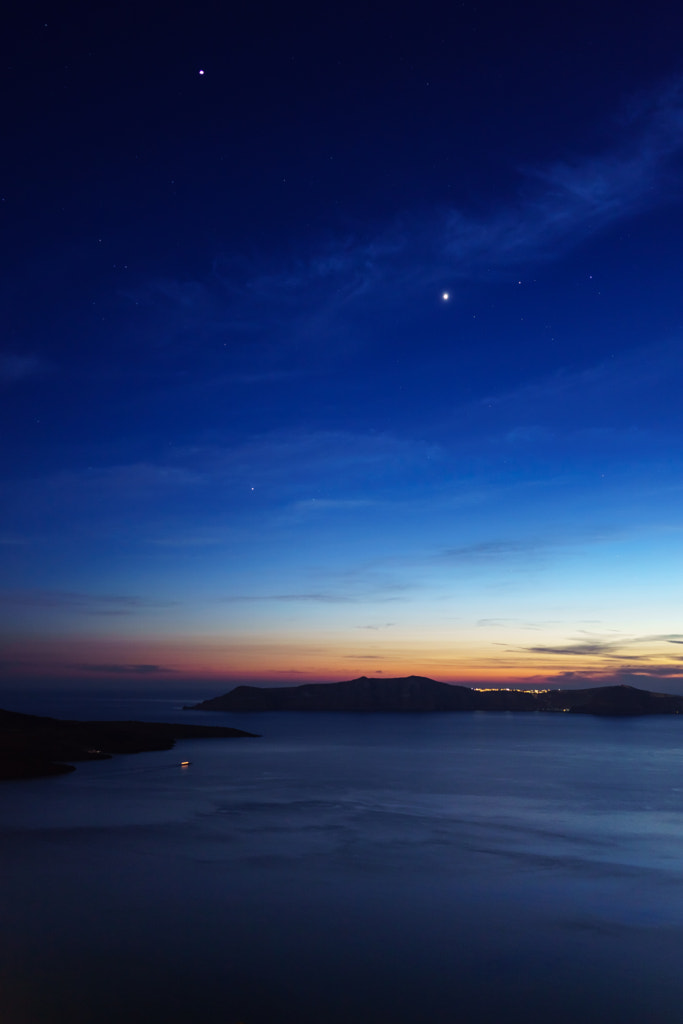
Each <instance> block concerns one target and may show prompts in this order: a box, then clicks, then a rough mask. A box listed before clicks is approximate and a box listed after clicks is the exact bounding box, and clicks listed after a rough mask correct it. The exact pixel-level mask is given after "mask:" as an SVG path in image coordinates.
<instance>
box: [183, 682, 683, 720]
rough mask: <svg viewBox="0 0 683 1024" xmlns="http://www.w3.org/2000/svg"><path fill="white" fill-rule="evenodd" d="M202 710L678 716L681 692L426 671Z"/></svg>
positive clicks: (208, 703)
mask: <svg viewBox="0 0 683 1024" xmlns="http://www.w3.org/2000/svg"><path fill="white" fill-rule="evenodd" d="M187 710H198V711H568V712H573V713H575V714H588V715H677V714H681V713H683V697H677V696H673V695H671V694H666V693H652V692H650V691H649V690H639V689H637V688H636V687H633V686H601V687H591V688H589V689H583V690H513V689H475V688H473V687H469V686H455V685H453V684H450V683H440V682H437V680H435V679H427V678H426V677H424V676H406V677H404V678H401V679H368V678H367V676H361V677H360V678H359V679H350V680H347V681H345V682H341V683H305V684H304V685H302V686H282V687H259V686H238V687H236V688H235V689H234V690H231V691H230V692H229V693H226V694H223V696H221V697H213V698H212V699H210V700H205V701H202V702H201V703H199V704H194V705H192V707H191V708H188V709H187Z"/></svg>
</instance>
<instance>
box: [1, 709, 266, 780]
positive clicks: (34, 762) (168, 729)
mask: <svg viewBox="0 0 683 1024" xmlns="http://www.w3.org/2000/svg"><path fill="white" fill-rule="evenodd" d="M254 735H255V733H250V732H244V731H243V730H242V729H232V728H229V727H227V726H214V725H194V724H192V725H189V724H187V723H184V724H182V725H173V724H169V723H166V722H100V721H97V722H80V721H70V720H63V719H59V718H45V717H42V716H40V715H24V714H21V713H20V712H18V711H3V710H0V780H2V779H29V778H38V777H40V776H44V775H62V774H63V773H65V772H72V771H74V767H73V765H72V764H70V763H69V762H71V761H101V760H104V759H107V758H110V757H111V756H112V755H113V754H139V753H142V752H143V751H146V750H170V749H171V748H172V747H173V745H174V743H175V741H176V740H180V739H236V738H241V737H247V736H251V737H253V736H254Z"/></svg>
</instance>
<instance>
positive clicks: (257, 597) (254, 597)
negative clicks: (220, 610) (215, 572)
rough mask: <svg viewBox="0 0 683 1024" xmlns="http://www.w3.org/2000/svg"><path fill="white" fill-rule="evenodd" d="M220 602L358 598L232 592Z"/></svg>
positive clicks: (349, 599)
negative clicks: (232, 593)
mask: <svg viewBox="0 0 683 1024" xmlns="http://www.w3.org/2000/svg"><path fill="white" fill-rule="evenodd" d="M220 600H221V601H222V602H229V603H231V604H243V603H246V602H249V601H284V602H289V601H291V602H303V603H311V602H312V603H314V604H353V603H354V602H355V601H357V600H358V598H356V597H351V596H349V595H348V594H324V593H317V594H316V593H314V594H234V595H230V596H229V597H222V598H220Z"/></svg>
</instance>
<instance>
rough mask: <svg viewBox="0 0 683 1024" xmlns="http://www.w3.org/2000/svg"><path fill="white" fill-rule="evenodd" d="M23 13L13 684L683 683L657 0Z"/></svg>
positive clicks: (14, 225)
mask: <svg viewBox="0 0 683 1024" xmlns="http://www.w3.org/2000/svg"><path fill="white" fill-rule="evenodd" d="M19 6H20V7H21V9H20V10H19ZM12 17H13V18H14V21H13V22H12V23H8V22H5V23H4V26H3V31H2V33H1V34H0V48H1V51H2V57H1V61H0V67H1V72H2V95H3V104H2V108H3V136H4V141H3V147H2V151H3V158H2V170H1V179H0V181H1V184H0V199H1V202H0V221H1V224H2V228H1V230H2V240H3V241H2V246H1V250H0V251H1V254H2V261H3V268H2V277H1V283H0V287H1V309H2V321H1V322H2V339H1V340H0V419H1V424H2V439H3V441H2V446H1V448H2V465H1V471H0V485H1V491H2V496H1V498H0V552H1V553H2V557H1V562H2V572H1V575H0V601H1V603H2V608H3V615H2V623H3V624H2V639H3V653H2V656H1V657H2V662H1V676H0V681H2V682H3V683H4V684H14V683H22V685H27V686H28V685H35V684H37V683H40V684H41V685H42V684H45V683H46V682H47V683H50V684H51V685H55V686H65V685H67V684H68V685H81V684H87V685H92V686H98V687H100V686H101V687H104V686H107V687H111V685H112V684H114V685H120V686H122V687H123V686H125V687H126V688H127V689H130V688H131V687H133V686H140V687H149V686H150V685H151V684H154V685H156V686H158V685H161V686H170V685H171V684H173V685H175V683H176V682H177V683H180V682H182V683H183V684H185V683H187V684H190V683H192V684H193V685H196V687H197V688H198V689H202V690H205V691H207V692H216V691H217V690H218V691H219V692H220V689H221V688H225V687H223V684H225V683H228V684H229V683H230V682H231V681H237V680H239V681H264V682H267V681H270V682H273V681H275V682H283V683H284V682H287V683H291V682H305V681H318V680H327V679H345V678H352V677H355V676H359V675H362V674H366V675H371V676H372V675H377V674H378V675H380V676H381V675H382V674H384V675H386V676H394V675H404V674H410V673H418V674H423V675H429V676H433V677H436V678H438V679H442V680H452V681H463V682H467V681H471V682H475V681H476V682H482V681H490V682H492V683H493V684H501V685H505V684H506V683H508V682H511V683H513V684H518V685H519V684H529V685H532V684H533V685H538V684H539V683H542V684H543V685H548V684H550V685H579V684H581V685H584V684H585V682H586V680H588V681H589V682H590V683H591V684H595V683H597V682H612V681H615V680H616V681H621V682H630V683H633V684H635V685H643V686H650V687H654V688H657V689H666V690H673V691H679V692H683V616H682V615H681V586H682V583H681V581H682V579H683V517H682V515H681V507H682V499H683V474H682V470H683V443H682V442H683V401H682V400H681V394H682V390H681V387H682V383H683V373H682V370H683V349H682V337H683V58H682V57H681V38H683V14H682V13H681V12H680V10H679V9H678V8H677V7H676V5H672V4H671V3H670V0H666V2H663V0H652V2H648V3H644V2H636V3H635V4H634V5H629V6H624V4H623V3H621V2H617V0H613V2H607V0H603V2H600V0H591V2H590V3H588V2H584V0H577V2H574V3H572V4H565V5H559V4H556V3H550V2H545V3H540V2H537V3H532V2H526V3H525V2H522V3H521V4H511V3H504V2H502V0H498V2H491V0H489V2H486V0H482V2H479V3H452V4H444V3H429V2H427V3H419V4H417V3H415V4H410V5H394V4H389V3H370V4H369V5H367V4H361V3H355V4H354V3H351V4H349V3H344V4H341V3H334V4H329V5H326V4H315V5H313V4H311V5H305V4H302V3H294V4H293V5H287V4H265V5H257V4H241V5H230V4H215V5H209V4H205V3H201V2H200V3H198V4H197V3H193V4H189V3H187V4H185V5H182V6H177V5H176V6H173V5H169V6H166V5H164V6H161V5H159V6H155V5H151V4H145V3H144V2H143V3H141V4H135V5H134V4H121V5H117V4H113V5H109V6H108V7H106V8H105V7H102V8H101V9H100V10H99V12H98V10H97V9H96V7H95V8H93V6H92V5H91V4H87V5H86V4H83V5H81V6H79V5H77V4H68V5H66V4H65V5H61V6H60V5H57V4H23V5H15V12H14V14H13V15H12Z"/></svg>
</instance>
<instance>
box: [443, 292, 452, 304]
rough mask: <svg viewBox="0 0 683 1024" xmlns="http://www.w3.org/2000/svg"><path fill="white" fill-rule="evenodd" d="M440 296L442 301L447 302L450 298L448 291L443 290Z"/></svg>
mask: <svg viewBox="0 0 683 1024" xmlns="http://www.w3.org/2000/svg"><path fill="white" fill-rule="evenodd" d="M441 298H442V299H443V301H444V302H448V300H449V299H450V295H449V293H448V292H444V293H443V295H442V296H441Z"/></svg>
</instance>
